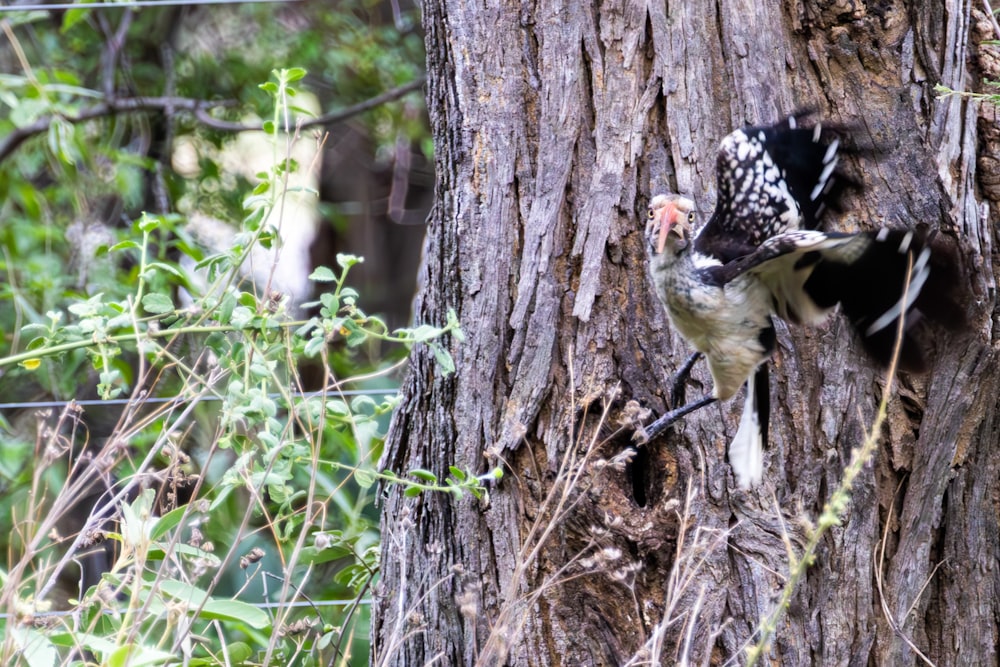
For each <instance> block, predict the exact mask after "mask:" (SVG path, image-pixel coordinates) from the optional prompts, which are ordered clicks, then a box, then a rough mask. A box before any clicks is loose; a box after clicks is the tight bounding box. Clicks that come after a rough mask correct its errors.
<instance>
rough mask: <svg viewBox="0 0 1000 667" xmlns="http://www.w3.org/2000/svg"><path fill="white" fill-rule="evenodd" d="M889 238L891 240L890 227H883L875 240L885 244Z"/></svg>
mask: <svg viewBox="0 0 1000 667" xmlns="http://www.w3.org/2000/svg"><path fill="white" fill-rule="evenodd" d="M887 238H889V228H888V227H883V228H882V229H880V230H878V234H876V235H875V240H876V241H879V242H884V241H885V240H886V239H887Z"/></svg>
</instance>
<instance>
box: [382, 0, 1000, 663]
mask: <svg viewBox="0 0 1000 667" xmlns="http://www.w3.org/2000/svg"><path fill="white" fill-rule="evenodd" d="M424 24H425V30H426V35H427V37H426V40H427V52H428V74H429V81H428V90H427V95H428V106H429V110H430V115H431V119H432V124H433V130H434V135H435V139H436V147H437V172H438V174H437V175H438V184H437V193H436V204H435V207H434V209H433V211H432V213H431V216H430V219H429V229H428V237H427V242H426V243H427V244H426V248H425V259H424V265H423V268H422V275H421V285H422V290H421V292H420V294H419V296H418V299H417V302H416V317H417V319H418V320H421V321H431V322H443V321H444V318H445V313H446V311H447V309H448V308H454V309H455V310H456V311H457V313H458V314H459V317H460V319H461V321H462V323H463V328H464V332H465V334H466V339H465V341H464V342H462V343H459V342H457V341H452V342H451V347H450V349H451V352H452V354H453V355H454V357H455V360H456V363H457V371H456V372H455V373H454V374H452V375H450V376H445V375H443V374H442V373H441V372H440V371H439V370H438V369H437V367H436V366H435V364H434V361H433V356H432V354H431V353H430V351H429V350H426V349H416V350H415V351H414V353H413V356H412V360H411V370H410V374H409V377H408V380H407V381H406V383H405V386H404V389H403V398H402V403H401V405H400V407H399V410H398V412H397V414H396V416H395V419H394V422H393V425H392V427H391V429H390V434H389V437H388V439H387V442H386V450H385V456H384V458H383V465H384V466H385V467H387V468H389V469H392V470H393V471H396V472H399V473H405V472H406V471H407V470H409V469H413V468H426V469H430V470H432V471H434V472H435V473H437V474H439V475H440V476H442V477H443V476H444V475H446V474H447V470H448V466H449V465H457V466H459V467H463V468H471V469H472V470H475V471H478V472H485V471H486V470H488V469H490V468H491V467H492V466H495V465H502V467H503V469H504V471H505V473H506V474H505V477H504V478H503V479H502V480H501V481H500V482H499V483H497V484H495V485H494V486H492V487H491V489H490V494H489V499H488V502H487V501H485V500H484V501H478V500H476V499H473V498H470V497H466V498H464V499H462V500H456V499H454V498H453V497H451V496H448V495H445V494H427V493H425V494H423V495H421V496H419V497H415V498H414V497H407V496H404V495H403V493H402V489H401V488H397V487H389V488H387V489H386V490H385V491H386V496H385V501H384V505H383V509H382V528H383V539H384V542H383V560H382V578H381V581H380V583H379V585H378V587H377V590H376V599H375V607H374V611H373V619H374V628H373V655H374V657H375V659H376V660H377V661H378V662H379V664H387V665H389V664H391V665H424V664H428V663H434V664H443V665H473V664H481V665H501V664H510V665H553V666H554V665H624V664H650V663H652V664H676V663H678V662H680V661H681V660H688V661H690V663H691V664H703V665H708V664H724V663H728V664H742V662H743V661H744V656H743V653H742V652H743V650H744V648H745V647H746V646H747V645H748V644H749V643H752V642H753V641H755V634H754V633H755V632H756V630H757V626H758V623H759V620H760V619H761V618H762V617H763V616H764V615H766V614H767V613H768V612H769V611H770V610H771V609H772V607H773V606H774V604H775V601H776V599H777V597H778V595H779V592H780V590H781V588H782V586H783V585H784V583H785V581H786V578H787V576H788V572H789V550H791V552H792V553H794V554H799V553H801V548H802V544H803V543H804V541H805V539H806V536H807V535H808V532H809V530H810V529H811V528H810V525H811V523H812V522H814V521H815V518H816V517H817V515H818V514H819V512H820V510H821V508H822V507H823V504H824V503H825V502H826V500H827V499H828V498H829V496H830V493H831V491H832V490H833V489H834V488H836V487H837V485H838V484H839V480H840V479H841V473H842V470H843V467H844V465H845V464H846V462H847V461H848V460H849V457H850V452H851V449H852V448H853V447H855V446H857V445H859V444H860V443H861V442H862V440H863V439H864V437H865V434H866V432H867V430H868V428H869V426H870V424H871V423H872V422H873V421H874V419H875V415H876V411H877V406H878V403H879V401H880V399H881V396H882V392H883V391H885V390H886V387H885V384H884V377H885V374H884V371H883V370H880V369H872V368H870V367H869V366H868V365H867V362H866V360H865V358H864V357H863V356H862V354H861V352H860V347H859V346H858V345H857V343H856V341H855V340H854V339H853V338H852V336H851V334H850V331H849V327H848V325H847V323H846V322H845V321H843V320H842V319H840V318H839V317H835V318H833V319H832V320H831V321H830V322H829V323H828V324H827V325H825V326H824V327H821V328H818V329H813V330H803V329H801V328H795V327H782V326H779V345H778V351H777V353H776V355H775V357H774V359H773V361H772V420H771V438H770V447H769V449H768V451H767V453H766V462H765V478H764V482H763V484H762V485H760V486H758V487H756V488H754V489H752V490H751V491H749V492H741V491H739V490H737V489H736V486H735V483H734V481H733V479H732V476H731V473H730V470H729V466H728V464H727V462H726V459H725V447H726V444H727V442H728V441H729V438H730V437H731V436H732V434H733V433H734V431H735V429H736V426H737V424H738V421H739V411H740V408H741V401H740V400H734V401H731V402H730V403H728V404H723V405H717V406H713V407H710V408H706V409H704V410H701V411H700V412H698V413H695V414H693V415H691V416H689V417H688V418H686V419H685V420H684V422H683V423H682V424H680V425H678V426H677V427H675V428H674V429H673V430H672V431H669V432H668V433H667V434H666V435H665V436H663V437H660V438H658V439H657V440H655V441H654V442H651V443H649V445H648V446H646V447H638V448H635V450H634V454H633V455H631V456H630V451H631V450H630V448H633V447H634V446H633V443H632V441H631V439H630V436H631V429H632V427H633V425H634V420H635V419H636V417H637V415H636V412H637V406H642V407H648V408H650V409H652V410H653V411H654V413H657V414H658V413H659V412H661V411H662V410H664V409H665V406H666V404H667V400H668V398H669V386H670V378H671V375H672V373H673V371H674V370H675V369H676V367H677V366H679V365H680V363H681V362H682V361H683V359H684V358H685V356H686V355H687V354H688V353H689V349H688V348H687V347H686V346H685V344H684V343H683V341H682V340H680V339H679V337H678V336H676V335H675V334H674V333H673V332H672V331H671V330H670V327H669V325H668V323H667V321H666V317H665V315H664V313H663V310H662V307H661V306H660V304H659V303H658V301H657V300H656V297H655V295H654V294H653V291H652V289H651V287H650V286H649V285H648V284H647V278H646V272H645V257H644V253H643V247H642V243H641V237H642V233H641V230H642V226H643V224H644V211H645V207H646V204H647V202H648V201H649V198H650V196H651V195H652V194H655V193H657V192H661V191H678V192H681V193H685V194H688V195H693V197H694V199H695V200H696V201H697V202H698V208H699V211H700V213H701V216H702V220H703V221H704V220H705V219H706V218H705V216H707V215H708V213H709V212H710V211H711V208H712V206H713V205H714V201H715V182H714V166H715V151H716V147H717V145H718V143H719V140H720V139H721V138H722V137H723V136H724V135H725V134H727V133H728V132H730V131H731V130H732V129H734V128H736V127H740V126H743V125H745V124H749V123H765V122H774V121H777V120H780V119H782V118H783V117H785V116H786V115H788V114H789V113H791V112H793V111H795V110H799V109H803V108H813V109H816V110H817V111H818V112H819V115H820V116H821V117H824V118H827V119H830V120H833V121H835V122H838V123H841V124H844V125H848V126H853V127H854V128H855V133H856V134H857V135H858V137H859V139H860V141H861V143H864V144H868V145H871V146H873V147H874V150H873V152H872V154H871V155H870V156H868V157H859V158H852V159H850V160H847V164H846V168H847V169H848V170H849V171H851V173H853V174H855V175H857V176H858V177H860V178H861V179H862V180H863V181H864V182H865V185H866V189H865V190H864V191H863V192H862V193H860V194H859V195H857V196H855V197H854V198H853V199H852V201H851V204H852V206H851V209H850V211H849V212H848V213H847V214H846V215H845V216H843V217H841V218H840V219H834V220H832V221H830V222H829V223H828V226H829V227H830V228H833V229H837V228H840V229H845V230H855V229H869V228H873V227H878V226H883V225H888V226H913V225H917V224H926V225H929V226H930V227H931V228H934V229H937V230H939V236H940V238H942V239H944V240H947V241H950V242H953V243H954V244H955V245H956V247H957V248H958V249H959V250H958V256H959V258H960V260H961V263H962V266H963V267H964V270H965V273H964V274H963V277H962V288H963V289H964V290H966V291H967V293H968V294H969V304H968V306H969V317H970V321H971V323H972V325H971V330H970V331H969V332H968V333H966V334H962V335H945V334H942V335H941V336H940V337H939V338H938V339H937V341H936V343H937V344H936V354H935V357H934V358H935V361H934V365H933V368H932V371H931V373H930V374H928V375H924V376H903V377H900V378H898V379H897V382H896V386H895V387H894V391H895V392H896V394H897V396H896V397H894V398H893V399H892V401H891V403H890V412H889V418H888V420H887V422H886V425H885V427H884V428H883V430H882V432H881V436H882V440H881V443H882V444H881V446H880V450H879V452H878V454H877V457H876V460H875V463H874V465H872V466H869V467H867V468H866V470H865V472H864V473H863V475H862V476H861V478H860V479H859V482H858V483H857V484H856V486H855V488H854V490H853V493H852V498H851V502H850V505H849V507H848V509H847V512H846V516H845V517H844V520H843V522H842V524H841V525H840V526H838V527H835V528H834V529H832V530H831V531H830V532H829V533H827V535H826V536H825V537H824V539H823V541H822V542H821V543H820V546H819V550H818V553H817V556H816V558H815V561H814V563H813V564H812V567H811V568H810V569H809V571H808V573H807V575H806V577H805V579H804V580H803V581H802V582H801V583H800V585H799V587H798V588H797V589H796V592H795V594H794V596H793V598H792V601H791V603H790V604H789V606H788V608H787V610H786V613H785V614H784V616H783V617H782V619H781V621H780V623H779V625H778V627H777V631H776V634H775V636H774V639H773V642H772V645H771V648H770V652H769V654H768V658H769V661H770V663H771V664H780V665H809V664H816V665H867V664H875V665H908V664H918V661H920V664H923V663H922V660H921V658H920V656H919V655H918V651H919V653H920V654H923V655H924V656H926V657H927V658H928V659H929V660H931V661H933V662H934V663H935V664H938V665H968V664H997V657H996V646H997V641H998V640H997V638H998V636H1000V635H998V633H1000V573H998V565H1000V561H998V558H1000V528H998V514H1000V500H998V498H1000V470H998V468H1000V464H998V458H997V456H996V452H997V443H998V428H1000V424H998V421H997V404H998V390H1000V371H998V369H997V343H996V341H995V335H994V330H995V326H994V324H995V322H996V318H997V309H996V298H995V297H996V289H995V282H994V273H995V269H994V265H995V263H996V262H997V261H998V260H997V257H996V256H995V255H994V251H993V241H994V230H993V227H994V223H995V222H996V221H997V219H998V209H997V203H998V201H1000V168H998V167H1000V130H998V128H997V124H996V122H995V117H994V116H995V113H996V112H995V109H993V108H992V107H989V106H988V105H985V104H984V105H982V106H980V105H979V104H978V103H973V102H970V101H969V100H968V99H966V98H960V97H955V96H952V97H946V98H940V99H939V98H938V97H937V96H936V94H935V93H934V90H933V86H934V85H935V84H938V83H941V84H944V85H946V86H948V87H950V88H953V89H955V90H967V89H970V88H972V89H975V88H976V87H977V86H980V82H981V80H982V79H983V77H988V76H993V77H994V78H1000V66H998V65H1000V58H998V57H997V48H996V47H993V46H986V45H981V44H980V43H981V42H982V41H983V40H987V39H995V38H996V35H994V34H993V31H994V26H993V25H992V24H991V23H990V21H989V20H988V18H987V15H986V14H985V13H983V12H980V11H979V6H978V5H977V6H972V5H971V4H970V3H969V2H958V1H956V0H945V1H944V2H939V3H932V2H911V3H907V2H900V1H898V0H887V1H886V2H879V3H864V2H847V1H841V0H818V1H808V2H792V1H785V2H782V3H777V2H764V3H751V2H735V1H734V2H718V3H710V2H669V3H663V2H655V1H654V2H648V3H645V2H638V1H630V0H609V1H607V2H602V3H582V2H575V1H570V0H562V1H559V0H557V1H556V2H537V3H531V2H527V3H515V2H491V3H488V4H482V3H470V2H463V1H460V0H425V3H424ZM694 379H695V383H694V384H693V385H691V386H689V388H688V393H689V394H690V395H691V396H692V397H694V398H697V397H698V395H700V394H701V393H703V392H708V391H710V389H711V379H710V378H709V376H708V374H707V370H706V369H705V368H704V366H703V365H697V366H696V367H695V371H694ZM640 416H641V415H640ZM630 661H631V662H630Z"/></svg>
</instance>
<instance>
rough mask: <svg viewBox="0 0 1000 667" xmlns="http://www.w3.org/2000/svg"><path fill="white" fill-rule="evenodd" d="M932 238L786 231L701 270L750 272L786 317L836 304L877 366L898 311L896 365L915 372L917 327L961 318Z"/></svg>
mask: <svg viewBox="0 0 1000 667" xmlns="http://www.w3.org/2000/svg"><path fill="white" fill-rule="evenodd" d="M933 240H934V239H933V236H932V235H929V234H927V233H925V232H924V231H922V230H907V229H880V230H879V231H877V232H863V233H858V234H842V233H827V232H821V231H818V230H797V231H789V232H785V233H782V234H778V235H777V236H773V237H771V238H769V239H766V240H765V241H764V242H763V243H762V244H761V245H760V246H759V247H758V248H757V249H756V250H754V251H753V252H752V253H750V254H749V255H746V256H745V257H741V258H739V259H736V260H733V261H731V262H727V263H726V264H724V265H722V266H716V267H711V268H708V269H703V271H704V272H705V274H706V276H707V279H708V280H710V281H711V282H713V283H715V284H718V285H724V284H726V283H728V282H730V281H732V280H734V279H736V278H738V277H739V276H741V275H744V274H750V275H753V276H755V277H756V278H757V279H759V280H760V281H761V282H762V283H764V284H765V285H766V286H767V288H768V290H769V291H770V292H771V295H772V297H773V299H774V309H775V313H776V314H777V315H778V316H779V317H781V318H782V319H784V320H787V321H790V322H795V323H803V324H813V325H815V324H819V323H820V322H822V321H823V320H824V319H826V317H827V316H828V315H829V314H830V313H831V312H832V311H833V309H834V308H835V307H836V306H837V304H840V307H841V312H843V314H844V316H845V317H847V319H848V321H849V322H850V323H851V325H852V326H853V327H854V329H855V331H857V333H858V336H859V338H860V339H861V342H862V344H863V345H864V347H865V349H866V350H867V351H868V353H869V354H870V355H871V356H872V357H873V358H874V359H875V360H876V361H877V362H879V363H880V364H882V365H887V364H888V363H889V361H890V360H891V358H892V351H893V346H894V343H895V339H896V332H897V327H898V324H899V317H900V315H901V314H905V318H906V319H905V323H906V327H905V331H904V337H903V346H902V350H901V357H900V367H901V368H903V369H906V370H910V371H922V370H924V369H925V368H926V359H925V354H924V352H925V350H924V344H923V343H922V341H921V340H920V339H919V334H920V329H921V327H920V325H921V324H922V323H924V322H926V321H934V322H937V323H938V324H941V325H944V326H945V327H946V328H949V329H956V328H960V327H961V326H962V325H963V324H964V322H965V315H964V311H963V309H962V308H961V307H960V305H959V302H958V300H957V299H956V297H955V294H954V292H955V287H956V284H957V282H958V281H957V278H956V276H957V268H956V266H955V264H954V262H955V258H954V257H952V256H951V255H950V253H948V252H946V249H945V248H943V247H935V245H934V243H933ZM907 277H909V284H908V285H907ZM904 294H905V296H904Z"/></svg>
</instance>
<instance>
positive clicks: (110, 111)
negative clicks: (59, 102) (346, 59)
mask: <svg viewBox="0 0 1000 667" xmlns="http://www.w3.org/2000/svg"><path fill="white" fill-rule="evenodd" d="M426 80H427V79H426V77H423V76H421V77H418V78H416V79H414V80H413V81H410V82H409V83H406V84H404V85H402V86H398V87H396V88H393V89H391V90H387V91H385V92H384V93H382V94H381V95H376V96H375V97H372V98H371V99H368V100H365V101H363V102H359V103H357V104H354V105H351V106H349V107H345V108H343V109H340V110H338V111H333V112H331V113H328V114H325V115H322V116H318V117H316V118H311V119H309V120H305V121H303V122H302V123H301V125H300V128H302V129H305V128H308V127H316V126H326V125H336V124H338V123H342V122H344V121H345V120H348V119H350V118H353V117H354V116H357V115H358V114H362V113H364V112H365V111H369V110H371V109H374V108H375V107H377V106H380V105H382V104H386V103H387V102H391V101H393V100H397V99H399V98H400V97H403V96H404V95H407V94H409V93H412V92H413V91H415V90H417V89H418V88H420V87H421V86H423V85H424V82H425V81H426ZM235 105H236V101H235V100H221V101H209V100H199V99H192V98H188V97H122V98H116V99H110V100H105V101H103V102H101V103H99V104H96V105H94V106H92V107H87V108H85V109H81V110H80V111H79V112H78V113H76V114H75V115H72V116H70V115H63V116H60V118H62V120H65V121H67V122H69V123H82V122H85V121H88V120H94V119H96V118H103V117H105V116H111V115H114V114H116V113H135V112H139V111H167V110H172V111H186V112H188V113H190V114H192V115H193V116H194V117H195V119H197V120H198V122H200V123H201V124H202V125H205V126H206V127H210V128H212V129H214V130H219V131H221V132H255V131H259V130H262V129H263V127H264V126H263V124H262V123H246V124H244V123H231V122H228V121H223V120H219V119H217V118H213V117H212V116H211V115H210V114H209V113H208V111H209V110H210V109H217V108H226V107H229V108H231V107H233V106H235ZM54 118H55V116H54V115H50V116H43V117H42V118H39V119H38V120H36V121H35V122H34V123H31V124H29V125H24V126H22V127H19V128H16V129H14V130H13V131H12V132H10V133H9V134H8V135H7V136H6V137H5V138H4V140H3V141H0V162H3V161H4V160H6V159H7V158H8V157H10V155H11V154H12V153H13V152H14V151H15V150H17V148H18V147H19V146H20V145H21V144H23V143H24V142H25V141H27V140H28V139H30V138H31V137H33V136H35V135H36V134H41V133H42V132H45V131H47V130H48V129H49V126H51V125H52V121H53V119H54Z"/></svg>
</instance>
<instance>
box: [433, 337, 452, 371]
mask: <svg viewBox="0 0 1000 667" xmlns="http://www.w3.org/2000/svg"><path fill="white" fill-rule="evenodd" d="M428 346H429V347H430V348H431V351H432V352H433V353H434V360H435V361H437V363H438V366H440V367H441V371H442V372H444V374H445V375H451V374H452V373H454V372H455V360H454V359H452V358H451V354H450V353H449V352H448V350H446V349H444V348H443V347H442V346H441V345H439V344H438V343H435V342H430V343H428Z"/></svg>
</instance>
